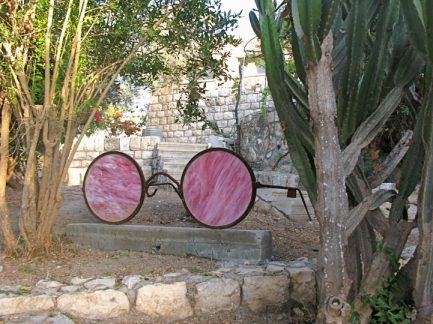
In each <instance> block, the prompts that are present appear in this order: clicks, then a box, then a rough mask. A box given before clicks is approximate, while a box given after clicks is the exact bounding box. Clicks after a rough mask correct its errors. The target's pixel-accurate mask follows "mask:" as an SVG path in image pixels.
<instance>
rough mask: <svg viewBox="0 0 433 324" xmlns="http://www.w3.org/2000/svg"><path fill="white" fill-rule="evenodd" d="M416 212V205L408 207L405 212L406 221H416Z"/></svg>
mask: <svg viewBox="0 0 433 324" xmlns="http://www.w3.org/2000/svg"><path fill="white" fill-rule="evenodd" d="M417 212H418V207H417V206H416V205H409V208H408V210H407V214H408V219H409V220H410V221H414V220H415V219H416V213H417Z"/></svg>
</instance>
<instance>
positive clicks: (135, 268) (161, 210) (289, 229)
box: [0, 187, 319, 323]
mask: <svg viewBox="0 0 433 324" xmlns="http://www.w3.org/2000/svg"><path fill="white" fill-rule="evenodd" d="M8 194H9V201H10V203H11V206H12V212H13V214H14V215H17V214H18V211H19V207H20V193H17V192H14V191H9V193H8ZM15 220H16V217H15ZM78 222H98V221H97V220H96V219H95V218H94V217H93V216H92V215H91V213H90V212H89V211H88V209H87V207H86V205H85V203H84V199H83V196H82V192H81V188H80V187H67V188H66V189H65V192H64V202H63V207H62V209H61V212H60V215H59V217H58V220H57V222H56V225H55V231H56V233H58V240H57V243H56V248H55V249H53V251H52V252H50V253H49V254H48V255H40V256H36V257H32V258H30V257H20V258H10V257H6V256H5V255H4V254H3V253H2V252H0V266H1V267H2V268H0V270H1V271H0V285H2V286H4V285H17V284H20V285H23V286H29V287H31V286H33V285H34V284H35V283H36V282H37V281H38V280H40V279H50V280H58V281H61V282H68V281H69V280H70V279H71V278H73V277H75V276H79V277H83V278H88V277H93V276H114V277H116V278H117V279H118V280H119V281H120V280H121V279H122V278H123V277H124V276H127V275H132V274H141V275H144V276H146V277H149V279H151V278H152V277H156V276H159V275H161V274H165V273H169V272H175V271H180V270H182V269H186V270H188V271H190V272H192V273H201V272H206V271H208V270H212V269H215V267H216V266H217V265H216V262H215V261H211V260H209V259H204V258H197V257H192V256H191V257H176V256H168V255H154V254H146V253H141V252H130V251H112V252H107V251H99V250H94V249H90V248H89V247H86V246H79V245H75V244H72V243H71V242H69V241H68V240H67V238H66V237H65V236H64V235H63V233H64V228H65V225H66V224H69V223H78ZM128 224H149V225H150V224H153V225H161V224H163V225H169V226H193V227H198V226H200V225H199V224H197V223H195V222H194V219H193V218H192V217H191V216H189V215H188V214H187V213H186V211H185V209H184V207H183V205H182V202H181V200H180V199H179V197H178V196H177V195H176V193H174V192H168V191H164V190H159V191H158V193H157V194H156V195H155V196H154V197H151V198H148V197H147V198H146V199H145V201H144V204H143V206H142V208H141V210H140V212H139V213H138V214H137V215H136V216H135V217H134V218H133V219H132V220H131V221H130V222H129V223H128ZM16 226H17V221H15V227H16ZM236 227H237V228H245V229H263V230H271V231H272V238H273V259H274V260H286V261H289V260H293V259H296V258H299V257H308V258H315V257H316V256H317V254H318V246H319V234H318V225H317V223H314V222H313V223H309V222H307V221H305V222H302V223H300V222H294V221H291V220H289V219H287V218H286V217H283V216H275V215H272V214H261V213H259V212H258V211H257V209H256V208H254V209H253V210H252V211H251V212H250V214H249V215H248V216H247V217H246V218H245V220H243V221H242V222H241V223H239V224H238V225H236ZM186 270H184V271H186ZM127 322H128V323H143V319H142V318H140V316H139V315H134V314H131V316H130V318H129V319H128V320H127ZM247 322H250V323H279V322H281V323H287V322H288V318H287V317H286V315H285V314H279V315H275V314H274V315H272V314H271V315H260V316H259V315H257V316H256V315H254V316H253V315H252V314H249V313H248V312H244V313H243V312H240V313H236V314H219V315H218V316H216V315H215V316H212V317H211V318H209V317H206V318H199V319H192V320H188V321H186V322H183V323H247ZM113 323H126V322H122V321H113Z"/></svg>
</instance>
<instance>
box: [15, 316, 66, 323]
mask: <svg viewBox="0 0 433 324" xmlns="http://www.w3.org/2000/svg"><path fill="white" fill-rule="evenodd" d="M22 323H25V324H74V321H73V320H71V319H70V318H69V317H67V316H65V315H63V314H53V315H36V316H22V317H17V318H13V319H12V320H8V321H7V324H22Z"/></svg>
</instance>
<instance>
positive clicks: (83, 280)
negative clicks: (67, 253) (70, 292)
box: [70, 277, 93, 286]
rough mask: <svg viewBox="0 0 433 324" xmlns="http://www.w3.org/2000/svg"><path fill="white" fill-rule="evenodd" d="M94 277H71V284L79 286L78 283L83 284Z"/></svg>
mask: <svg viewBox="0 0 433 324" xmlns="http://www.w3.org/2000/svg"><path fill="white" fill-rule="evenodd" d="M92 279H93V278H79V277H74V278H72V279H71V281H70V282H71V285H74V286H78V285H82V284H83V283H85V282H87V281H90V280H92Z"/></svg>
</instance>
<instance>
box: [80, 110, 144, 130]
mask: <svg viewBox="0 0 433 324" xmlns="http://www.w3.org/2000/svg"><path fill="white" fill-rule="evenodd" d="M93 109H94V108H91V109H90V110H89V112H90V113H91V112H93ZM128 112H130V111H129V110H128V108H126V107H122V106H120V107H119V106H109V107H108V108H107V109H106V110H105V111H100V110H98V111H96V113H95V118H94V119H93V121H92V125H91V127H90V128H89V132H88V133H87V135H91V134H93V133H95V132H96V131H98V130H102V131H106V132H107V133H108V135H109V136H119V135H121V134H125V135H126V136H131V135H134V134H137V133H138V132H140V131H141V129H142V128H143V127H144V126H145V125H146V117H147V116H146V115H143V116H142V117H132V116H128V115H127V114H126V113H128Z"/></svg>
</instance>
